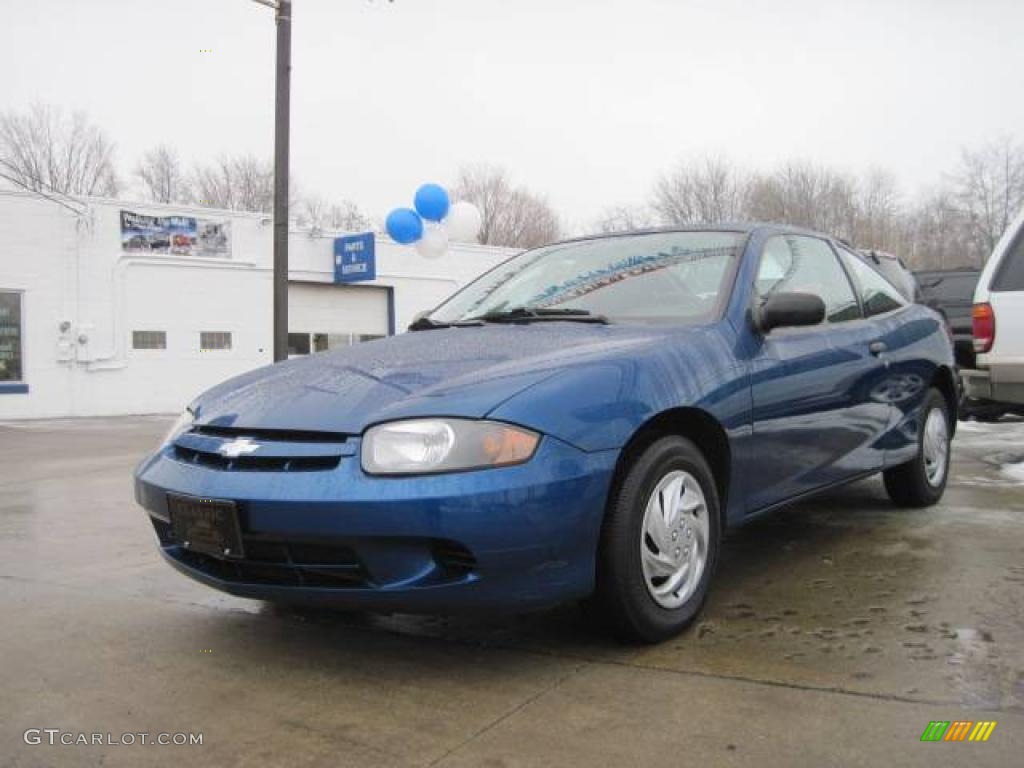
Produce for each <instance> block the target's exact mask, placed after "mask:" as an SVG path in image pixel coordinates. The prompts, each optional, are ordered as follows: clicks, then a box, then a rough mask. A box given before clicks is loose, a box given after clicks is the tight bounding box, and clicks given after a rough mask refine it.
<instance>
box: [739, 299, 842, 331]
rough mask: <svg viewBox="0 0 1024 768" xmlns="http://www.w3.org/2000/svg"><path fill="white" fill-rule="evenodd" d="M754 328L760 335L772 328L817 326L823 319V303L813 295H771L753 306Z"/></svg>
mask: <svg viewBox="0 0 1024 768" xmlns="http://www.w3.org/2000/svg"><path fill="white" fill-rule="evenodd" d="M752 315H753V320H754V327H755V328H757V330H759V331H760V332H761V333H768V332H770V331H771V330H772V329H773V328H784V327H790V326H798V325H817V324H818V323H820V322H821V321H822V320H824V319H825V302H824V301H822V300H821V297H820V296H817V295H815V294H813V293H773V294H770V295H769V296H768V298H766V299H765V300H764V301H762V302H761V303H760V304H756V305H755V306H754V309H753V312H752Z"/></svg>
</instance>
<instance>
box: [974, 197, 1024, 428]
mask: <svg viewBox="0 0 1024 768" xmlns="http://www.w3.org/2000/svg"><path fill="white" fill-rule="evenodd" d="M973 321H974V322H973V324H974V349H975V351H976V352H977V353H978V362H977V370H965V371H962V374H963V379H964V388H965V389H966V395H967V397H969V398H972V399H977V400H983V401H984V400H987V401H990V402H993V404H995V403H1000V404H1004V403H1005V404H1006V405H1007V406H1008V407H1007V408H1006V409H1005V410H1008V411H1011V410H1012V411H1017V412H1021V411H1024V211H1021V212H1020V214H1019V215H1018V216H1017V218H1016V220H1015V221H1014V222H1013V224H1012V225H1011V226H1010V227H1009V228H1008V229H1007V230H1006V232H1004V233H1003V236H1002V238H1001V239H1000V240H999V243H998V244H997V245H996V249H995V250H994V251H993V252H992V256H991V257H990V258H989V260H988V263H987V264H985V268H984V269H983V270H982V272H981V277H980V278H979V280H978V287H977V288H975V290H974V309H973Z"/></svg>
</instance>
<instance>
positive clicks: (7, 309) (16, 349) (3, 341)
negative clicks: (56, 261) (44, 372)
mask: <svg viewBox="0 0 1024 768" xmlns="http://www.w3.org/2000/svg"><path fill="white" fill-rule="evenodd" d="M24 335H25V331H24V328H23V327H22V311H21V293H20V292H17V291H0V385H3V384H18V383H20V382H22V381H23V380H24V377H25V372H24V370H23V369H22V366H23V359H24V358H23V353H22V339H23V338H24Z"/></svg>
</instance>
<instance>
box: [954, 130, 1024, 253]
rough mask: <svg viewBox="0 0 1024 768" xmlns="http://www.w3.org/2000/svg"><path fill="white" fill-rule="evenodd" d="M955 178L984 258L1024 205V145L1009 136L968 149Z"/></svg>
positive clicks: (972, 231) (972, 233) (959, 200)
mask: <svg viewBox="0 0 1024 768" xmlns="http://www.w3.org/2000/svg"><path fill="white" fill-rule="evenodd" d="M951 180H952V183H953V191H954V195H955V197H956V200H957V202H958V203H959V204H960V207H961V209H962V210H963V211H964V213H965V214H966V215H967V218H968V222H969V226H970V231H971V237H972V238H973V240H974V247H975V248H976V249H977V251H978V253H980V254H981V259H982V261H983V260H984V259H985V258H987V257H988V255H989V254H990V253H992V251H993V250H994V249H995V247H996V243H997V242H998V241H999V238H1000V237H1001V236H1002V234H1003V232H1004V231H1005V230H1006V228H1007V227H1008V226H1009V225H1010V222H1011V221H1012V220H1013V217H1014V216H1016V215H1017V213H1018V212H1019V211H1020V209H1021V207H1022V206H1024V146H1022V145H1021V144H1019V143H1017V142H1015V141H1014V140H1013V139H1011V138H1009V137H1005V138H1002V139H999V140H997V141H993V142H990V143H989V144H986V145H984V146H982V147H980V148H979V149H975V150H968V149H964V150H963V151H962V153H961V156H960V164H959V166H958V167H957V169H956V170H955V171H954V172H953V174H952V175H951Z"/></svg>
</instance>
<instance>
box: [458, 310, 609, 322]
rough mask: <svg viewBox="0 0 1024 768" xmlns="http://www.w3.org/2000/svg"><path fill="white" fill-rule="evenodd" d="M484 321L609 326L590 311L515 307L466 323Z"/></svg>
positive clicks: (469, 320)
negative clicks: (562, 322)
mask: <svg viewBox="0 0 1024 768" xmlns="http://www.w3.org/2000/svg"><path fill="white" fill-rule="evenodd" d="M479 320H482V321H483V322H485V323H535V322H543V321H545V320H567V321H570V322H575V323H601V324H602V325H607V324H608V318H607V317H605V316H604V315H595V314H593V313H592V312H591V311H590V310H588V309H570V308H568V307H533V308H531V307H514V308H512V309H505V310H501V311H499V312H486V313H484V314H482V315H477V316H476V317H471V318H469V319H468V320H467V321H466V322H473V321H479Z"/></svg>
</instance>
